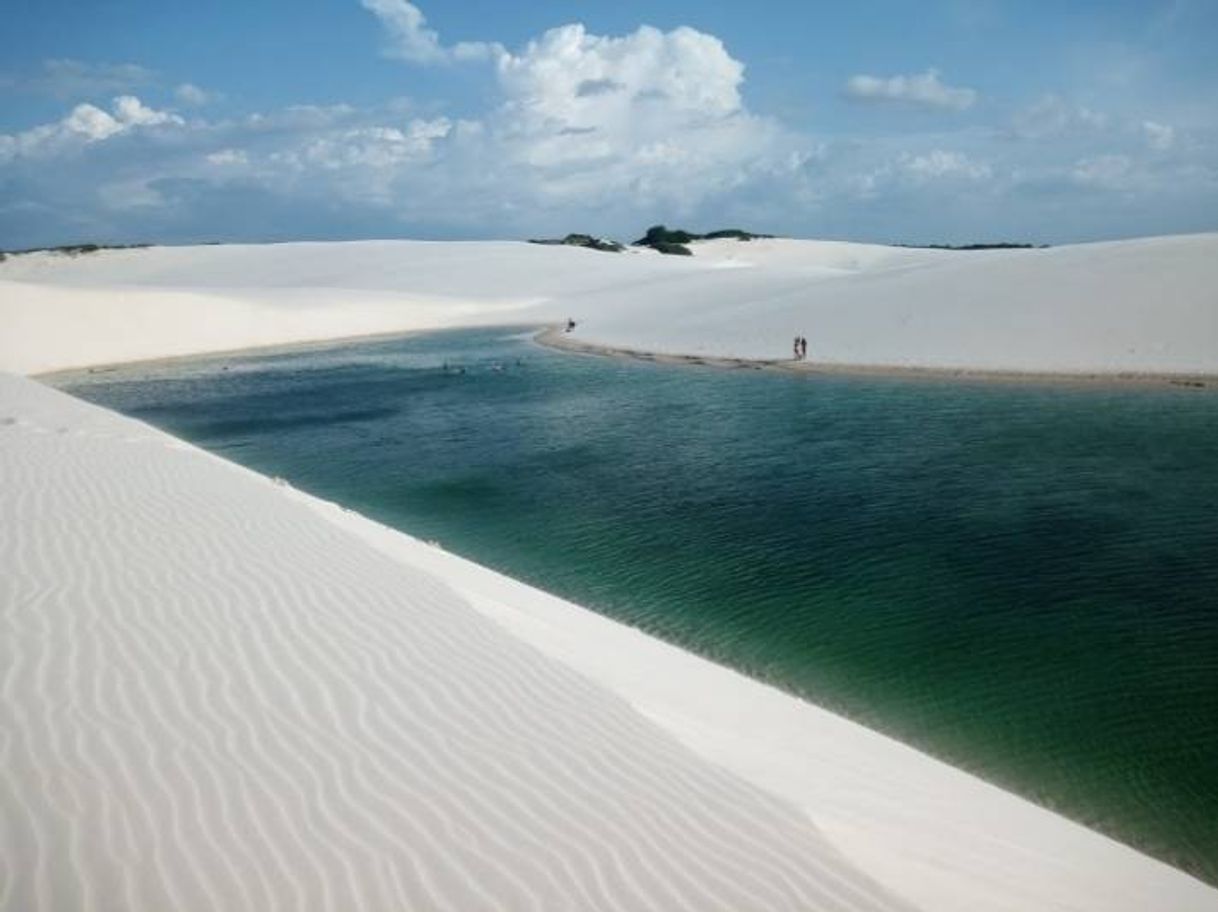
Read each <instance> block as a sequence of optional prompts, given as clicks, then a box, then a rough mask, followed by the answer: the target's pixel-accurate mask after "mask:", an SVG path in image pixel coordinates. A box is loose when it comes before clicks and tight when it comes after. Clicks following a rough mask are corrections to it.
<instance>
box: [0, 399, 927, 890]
mask: <svg viewBox="0 0 1218 912" xmlns="http://www.w3.org/2000/svg"><path fill="white" fill-rule="evenodd" d="M0 511H2V512H0V515H3V517H4V521H3V524H2V526H0V536H2V538H0V567H2V569H3V572H2V574H0V608H2V615H0V616H2V624H3V628H2V633H0V672H2V674H3V678H2V687H3V693H2V698H0V713H2V716H0V739H2V740H0V751H2V761H0V814H2V818H0V824H2V828H0V862H2V868H0V889H2V892H0V908H2V909H4V910H11V912H19V910H20V912H26V910H103V909H121V910H133V912H134V910H156V912H161V910H170V909H172V910H190V909H206V910H212V909H215V910H247V909H248V910H268V912H269V910H289V909H291V910H307V909H319V910H320V909H326V910H382V909H453V910H479V909H503V910H509V909H511V910H515V909H655V910H676V909H690V910H699V912H701V910H715V909H723V910H750V909H826V910H837V909H841V910H881V909H895V908H906V906H904V905H903V904H901V903H900V902H898V901H896V900H894V899H893V898H892V897H891V896H889V895H886V894H885V892H884V891H883V890H882V889H881V888H880V887H878V886H877V885H876V884H875V883H873V882H872V881H871V880H870V879H869V878H868V877H866V876H865V875H863V874H862V873H861V872H859V871H858V870H857V869H855V868H853V867H852V866H851V865H850V863H849V862H848V861H847V860H846V859H844V858H843V857H842V856H841V855H840V854H838V853H837V852H836V851H835V850H834V849H833V847H832V846H831V845H830V844H829V843H828V842H827V841H826V840H825V839H824V837H823V836H822V835H821V834H820V833H819V832H818V831H817V829H816V828H815V827H814V826H813V824H812V823H811V822H810V821H809V820H808V819H807V817H806V816H804V815H803V814H801V813H800V812H799V811H797V810H796V809H794V808H793V807H791V806H788V805H786V804H784V803H782V802H781V801H779V800H777V799H775V798H771V797H770V796H768V795H766V794H764V793H762V792H760V791H759V790H757V789H755V788H753V787H752V786H750V785H748V784H746V783H744V782H743V781H741V780H739V779H737V778H735V777H734V776H732V775H730V774H729V773H727V772H726V771H723V770H721V769H719V768H718V767H716V766H714V765H712V764H710V763H707V762H705V761H703V760H701V759H699V758H698V757H696V756H695V755H694V754H692V753H690V752H689V751H687V750H686V749H685V748H683V747H682V746H680V745H679V744H678V743H677V742H676V741H675V740H673V739H672V738H671V737H669V736H668V735H667V734H666V733H665V732H664V731H663V730H661V729H659V728H658V727H656V726H654V725H653V724H651V723H650V722H648V721H647V720H645V719H644V718H643V717H642V716H641V715H639V714H638V713H636V712H635V711H634V710H632V709H631V708H630V707H629V706H628V705H627V704H626V703H625V702H624V701H622V700H620V699H618V698H617V697H616V696H614V695H613V694H611V693H610V692H608V691H606V690H604V689H603V688H600V687H597V686H595V685H593V684H592V683H591V682H589V681H587V680H585V679H584V678H582V677H581V676H579V675H578V674H577V673H575V672H574V671H572V670H571V669H569V668H567V667H566V666H564V665H561V664H560V663H558V662H556V661H553V660H551V659H548V658H546V657H544V656H543V655H541V654H540V653H539V652H537V651H536V650H534V649H533V648H531V647H529V646H528V645H526V644H524V643H522V642H520V641H518V640H516V639H515V638H513V637H512V636H511V635H509V634H508V633H506V632H505V631H503V630H501V629H500V628H499V627H498V626H496V625H495V624H494V623H493V622H491V621H489V620H487V619H486V618H485V617H483V616H481V615H479V614H477V613H476V612H475V611H474V610H473V609H472V608H471V607H470V606H469V605H468V604H466V603H465V602H463V600H462V599H461V598H460V597H459V596H457V595H456V594H455V593H454V592H453V591H452V590H450V589H449V588H447V587H446V586H445V585H444V584H443V582H442V581H440V580H439V579H437V578H435V577H434V576H432V575H429V574H427V573H425V572H422V571H420V570H418V569H415V568H412V567H410V566H408V565H405V564H403V563H400V562H398V561H395V560H393V559H392V558H390V557H388V556H386V555H383V554H381V553H379V552H377V551H375V550H374V549H372V548H370V547H368V546H367V545H366V544H365V543H364V542H362V541H361V540H359V539H358V538H357V537H356V536H354V535H352V534H351V533H350V532H347V531H345V530H343V529H342V528H340V527H339V526H337V525H335V524H333V523H330V522H329V521H327V520H326V518H325V516H324V515H323V514H322V513H321V512H319V511H318V510H317V509H315V508H313V507H311V506H310V505H309V504H308V503H306V502H305V501H304V499H303V498H302V497H300V496H297V495H294V494H289V493H287V492H285V491H284V490H282V489H281V488H279V487H277V486H276V485H275V484H273V483H272V482H271V481H269V480H267V479H264V478H260V477H259V476H256V475H253V474H252V473H248V472H245V471H244V470H240V469H237V468H235V467H232V466H229V465H228V464H226V463H223V462H221V461H220V460H218V459H216V458H214V457H211V456H208V455H206V454H204V453H202V452H200V451H198V450H195V449H194V448H191V447H189V446H186V445H184V444H181V443H179V442H178V441H175V440H174V439H172V438H170V437H168V436H166V435H164V434H161V433H159V432H156V431H153V430H151V429H149V428H148V427H146V426H144V425H142V424H139V423H138V422H134V421H130V420H128V419H124V418H120V417H118V416H115V415H112V414H111V413H108V412H105V411H103V410H101V409H97V408H94V407H92V406H88V405H85V404H83V403H80V402H77V401H76V400H73V399H70V398H69V397H67V396H64V395H62V394H60V393H57V392H54V391H51V390H47V389H44V388H42V387H40V386H38V385H37V384H34V383H32V382H31V381H27V380H19V379H16V378H11V377H0Z"/></svg>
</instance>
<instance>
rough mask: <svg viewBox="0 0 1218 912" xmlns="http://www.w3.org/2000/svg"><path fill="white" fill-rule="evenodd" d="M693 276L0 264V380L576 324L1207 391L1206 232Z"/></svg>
mask: <svg viewBox="0 0 1218 912" xmlns="http://www.w3.org/2000/svg"><path fill="white" fill-rule="evenodd" d="M693 249H694V251H695V256H693V257H666V256H660V255H658V254H654V253H652V252H651V251H638V250H632V251H629V252H627V253H623V254H607V253H599V252H596V251H591V250H583V249H576V248H567V247H542V246H537V245H530V244H523V243H512V242H467V243H427V242H414V241H361V242H350V243H311V244H276V245H233V246H211V247H181V248H166V247H161V248H151V249H147V250H119V251H102V252H99V253H95V254H89V255H86V256H79V257H65V256H60V255H52V254H30V255H23V256H18V257H13V258H10V259H9V260H8V261H7V262H5V263H2V264H0V318H2V319H3V321H4V325H5V328H6V330H7V332H6V333H5V334H4V335H3V336H0V369H6V370H11V371H15V372H19V373H36V372H40V371H48V370H55V369H59V368H66V367H77V366H85V365H92V364H99V363H105V362H113V361H130V360H137V359H141V358H155V357H164V356H168V355H177V354H189V353H194V352H202V351H219V350H223V349H230V348H244V347H251V346H255V345H272V344H280V343H286V342H300V341H307V340H314V339H330V338H337V337H340V336H354V335H362V334H368V333H381V332H394V331H409V330H416V329H432V328H438V327H448V326H472V325H487V324H494V323H498V324H509V323H519V324H526V323H542V322H552V321H555V320H563V319H565V318H566V317H568V316H572V317H574V318H576V319H577V320H578V321H579V324H580V325H579V328H578V329H577V332H576V334H575V336H576V338H578V339H580V340H582V341H584V342H588V343H594V344H600V345H606V346H614V347H620V348H630V349H636V350H642V351H652V352H660V353H665V354H684V355H718V356H729V357H732V356H734V357H746V358H756V359H781V358H786V357H789V355H790V350H791V348H790V346H791V339H792V337H793V336H795V335H796V334H802V335H804V336H807V337H808V339H809V343H810V350H809V360H811V361H815V362H823V363H827V364H836V365H850V364H853V365H884V366H897V367H923V368H944V369H973V370H999V371H1020V372H1053V373H1183V374H1214V373H1218V234H1198V235H1184V236H1178V237H1163V238H1145V239H1139V240H1133V241H1116V242H1108V243H1101V244H1081V245H1068V246H1063V247H1055V248H1050V249H1044V250H998V251H977V252H972V251H970V252H961V251H942V250H918V249H908V248H899V247H883V246H877V245H868V244H851V243H842V242H831V241H798V240H782V239H775V240H758V241H751V242H741V241H735V240H723V241H710V242H704V243H699V244H695V245H694V247H693Z"/></svg>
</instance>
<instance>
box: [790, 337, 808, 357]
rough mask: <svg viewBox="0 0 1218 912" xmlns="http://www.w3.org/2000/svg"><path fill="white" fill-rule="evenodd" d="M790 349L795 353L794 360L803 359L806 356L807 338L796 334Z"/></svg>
mask: <svg viewBox="0 0 1218 912" xmlns="http://www.w3.org/2000/svg"><path fill="white" fill-rule="evenodd" d="M792 351H793V352H794V353H795V360H796V361H803V360H804V359H805V358H807V357H808V340H807V339H805V338H804V337H803V336H796V337H795V344H794V345H793V346H792Z"/></svg>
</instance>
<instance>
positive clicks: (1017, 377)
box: [533, 325, 1218, 390]
mask: <svg viewBox="0 0 1218 912" xmlns="http://www.w3.org/2000/svg"><path fill="white" fill-rule="evenodd" d="M533 339H534V341H535V342H537V343H538V344H539V345H544V346H546V347H548V348H553V349H558V350H561V351H565V352H571V353H574V354H581V355H594V356H598V357H606V358H624V359H627V360H632V361H647V362H651V363H654V364H682V365H687V366H691V367H711V368H718V369H721V370H757V371H777V372H783V373H789V374H812V375H818V374H819V375H826V376H839V377H894V378H899V379H904V380H931V381H933V380H938V381H951V380H971V381H984V382H992V383H1042V384H1052V385H1055V386H1062V385H1071V384H1080V385H1088V386H1094V385H1102V384H1109V385H1116V386H1162V385H1164V384H1166V385H1168V386H1174V387H1179V388H1183V389H1195V390H1205V389H1209V390H1215V389H1218V373H1203V374H1198V373H1154V372H1151V373H1136V374H1134V373H1102V372H1095V373H1065V372H1060V371H1003V370H987V369H985V368H955V367H901V366H895V365H884V364H836V363H827V362H823V361H794V360H790V359H787V360H780V359H776V360H762V359H754V358H730V357H717V356H714V355H678V354H664V353H659V352H650V351H644V350H642V349H632V348H619V347H616V346H612V345H601V344H598V343H596V342H591V341H587V340H584V339H581V338H580V337H579V336H578V335H576V334H573V333H568V332H566V330H565V328H564V327H563V326H561V325H556V326H548V327H546V328H544V329H542V330H540V331H539V332H538V333H537V334H536V335H535V336H534V337H533Z"/></svg>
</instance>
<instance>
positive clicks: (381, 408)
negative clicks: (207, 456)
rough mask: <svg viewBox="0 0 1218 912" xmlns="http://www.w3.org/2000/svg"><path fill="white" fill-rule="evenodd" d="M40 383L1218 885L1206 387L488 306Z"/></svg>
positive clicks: (1211, 445)
mask: <svg viewBox="0 0 1218 912" xmlns="http://www.w3.org/2000/svg"><path fill="white" fill-rule="evenodd" d="M445 364H447V365H448V370H445V369H444V365H445ZM59 382H60V383H61V384H62V385H65V386H66V387H67V388H68V389H70V390H71V391H72V392H74V393H75V394H77V395H80V396H82V397H84V398H87V399H90V400H92V401H95V402H99V403H101V404H103V405H107V406H109V407H112V408H116V409H118V410H119V411H123V412H126V413H128V414H132V415H135V416H137V417H140V418H143V419H145V420H148V421H150V422H151V423H153V424H156V425H158V426H160V427H163V428H165V429H167V430H169V431H170V432H172V433H175V434H177V435H179V436H182V437H184V438H186V439H188V440H191V441H193V442H195V443H198V444H200V445H202V446H204V447H206V448H208V449H210V450H213V451H216V452H218V453H220V454H222V455H224V456H225V457H227V458H230V459H233V460H235V461H237V462H241V463H243V464H245V465H248V466H250V467H252V468H254V469H256V470H258V471H261V472H264V473H267V474H272V475H280V476H283V477H285V478H288V479H289V480H291V481H292V483H293V484H294V485H296V486H297V487H300V488H303V489H305V490H308V491H311V492H313V493H316V494H318V495H320V496H322V497H326V498H329V499H333V500H337V501H340V502H342V503H344V504H346V505H348V506H351V507H353V508H354V509H357V510H359V511H361V512H364V513H366V514H369V515H371V516H373V517H376V518H378V519H380V520H382V521H384V522H387V523H389V524H392V525H395V526H398V527H400V528H402V529H404V530H406V531H408V532H410V533H412V534H414V535H417V536H419V537H422V538H427V539H436V540H439V541H440V542H442V543H443V544H444V546H445V547H446V548H448V549H449V550H451V551H455V552H457V553H460V554H463V555H466V556H469V557H471V558H473V559H475V560H477V561H480V562H482V563H484V564H488V565H490V566H492V567H495V568H497V569H500V570H503V571H505V572H507V573H509V574H511V575H513V576H516V577H518V578H522V579H524V580H527V581H529V582H531V583H534V584H536V585H538V586H541V587H543V588H545V589H548V590H551V591H554V592H557V593H560V594H562V595H564V596H567V597H569V598H571V599H573V600H575V601H577V602H579V603H581V604H584V605H586V606H589V607H591V608H593V609H595V610H597V611H601V612H603V613H605V614H608V615H611V616H613V617H616V618H619V619H621V620H623V621H626V622H627V623H630V624H634V625H636V626H638V627H640V628H642V629H644V630H646V631H648V632H650V633H653V634H656V635H658V636H661V637H663V638H665V639H668V640H671V641H673V642H675V643H678V644H680V645H682V646H684V647H686V648H688V649H691V650H693V651H696V652H699V653H702V654H703V655H706V656H709V657H711V658H713V659H715V660H717V661H720V662H722V663H724V664H728V665H731V666H733V667H736V668H738V669H740V670H742V671H744V672H746V673H748V674H750V675H753V676H755V677H757V678H760V679H763V680H766V681H770V682H772V683H775V684H777V685H779V686H781V687H783V688H785V689H787V690H789V691H792V692H794V693H797V694H800V695H802V696H804V697H807V698H808V699H810V700H812V701H814V702H816V703H818V704H820V705H822V706H825V707H828V708H830V709H832V710H835V711H837V712H840V713H843V714H845V715H847V716H850V717H852V718H854V719H857V720H859V721H861V722H863V723H865V724H867V725H869V726H871V727H874V728H877V729H879V730H882V731H884V732H887V733H890V734H892V735H894V736H896V737H898V738H900V739H902V740H904V741H907V742H909V743H911V744H914V745H917V746H919V747H921V748H923V749H925V750H927V751H929V752H931V753H933V754H936V755H938V756H940V757H943V758H945V759H947V760H949V761H950V762H952V763H953V764H956V765H958V766H961V767H964V768H966V769H969V770H972V771H974V772H977V773H979V774H980V775H982V776H984V777H985V778H987V779H989V780H991V781H993V782H996V783H998V784H1001V785H1003V786H1004V787H1007V788H1010V789H1013V790H1015V791H1018V792H1020V793H1022V794H1024V795H1026V796H1028V797H1030V798H1032V799H1034V800H1036V801H1037V802H1039V803H1041V804H1043V805H1046V806H1048V807H1051V808H1054V809H1056V810H1058V811H1060V812H1062V813H1064V814H1066V815H1067V816H1070V817H1072V818H1074V819H1076V820H1079V821H1081V822H1083V823H1086V824H1088V825H1090V826H1093V827H1096V828H1098V829H1100V830H1103V831H1105V832H1107V833H1109V834H1111V835H1113V836H1115V837H1117V838H1119V839H1121V840H1122V841H1125V842H1128V843H1131V844H1133V845H1136V846H1138V847H1140V848H1141V849H1143V850H1144V851H1146V852H1149V853H1151V854H1154V855H1156V856H1158V857H1160V858H1163V859H1165V860H1167V861H1169V862H1171V863H1173V864H1175V865H1178V866H1180V867H1182V868H1185V869H1187V870H1189V871H1192V872H1194V873H1196V874H1198V875H1199V876H1201V877H1203V878H1205V879H1207V880H1208V881H1210V882H1211V883H1218V392H1216V391H1214V390H1210V389H1205V390H1192V389H1181V388H1177V387H1171V386H1168V385H1163V386H1161V387H1136V388H1135V387H1125V388H1115V387H1106V386H1102V385H1093V386H1077V387H1067V386H1061V385H1056V386H1055V385H1049V384H1041V385H1035V384H1028V385H1012V384H992V383H982V382H952V383H948V382H929V381H908V380H904V381H903V380H896V379H891V378H884V379H877V378H845V377H833V378H823V377H806V376H805V377H797V376H782V375H774V374H769V373H761V372H756V371H750V370H740V371H732V372H729V371H719V370H710V369H695V368H683V367H666V366H661V365H654V364H642V363H628V362H621V361H614V360H608V359H600V358H591V357H581V356H573V355H565V354H559V353H555V352H550V351H547V350H545V349H541V348H539V347H537V346H535V345H533V344H532V343H531V342H529V341H528V339H527V336H523V335H519V334H513V333H511V332H509V331H504V330H500V331H471V332H459V333H444V334H437V335H433V336H428V337H421V338H414V339H401V340H392V341H377V342H368V343H362V344H357V345H343V346H336V347H330V348H325V349H316V350H312V351H297V352H280V353H276V354H265V355H260V356H245V357H240V358H233V357H229V358H224V359H213V360H200V361H190V362H182V363H178V364H171V365H164V366H161V367H156V368H148V367H139V368H131V369H124V370H120V371H115V372H111V373H102V374H92V375H80V374H78V375H75V376H73V377H63V378H60V380H59Z"/></svg>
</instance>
